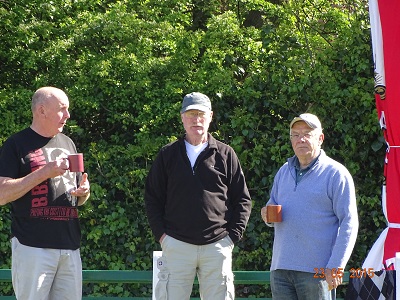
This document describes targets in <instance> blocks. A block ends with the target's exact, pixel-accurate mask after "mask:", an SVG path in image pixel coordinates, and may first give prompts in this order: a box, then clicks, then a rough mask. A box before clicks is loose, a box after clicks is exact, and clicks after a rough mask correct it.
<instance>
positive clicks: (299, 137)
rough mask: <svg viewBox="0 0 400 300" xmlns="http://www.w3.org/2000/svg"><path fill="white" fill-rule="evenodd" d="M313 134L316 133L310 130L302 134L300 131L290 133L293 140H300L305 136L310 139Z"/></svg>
mask: <svg viewBox="0 0 400 300" xmlns="http://www.w3.org/2000/svg"><path fill="white" fill-rule="evenodd" d="M313 136H314V134H312V133H310V132H307V133H303V134H300V133H293V134H291V135H290V139H291V140H299V139H302V138H304V139H306V140H309V139H311V138H312V137H313Z"/></svg>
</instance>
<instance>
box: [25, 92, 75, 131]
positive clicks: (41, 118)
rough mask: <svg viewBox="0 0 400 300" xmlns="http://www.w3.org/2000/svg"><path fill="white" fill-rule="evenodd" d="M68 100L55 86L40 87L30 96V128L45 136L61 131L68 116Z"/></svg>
mask: <svg viewBox="0 0 400 300" xmlns="http://www.w3.org/2000/svg"><path fill="white" fill-rule="evenodd" d="M68 109H69V100H68V96H67V95H66V94H65V93H64V91H62V90H60V89H58V88H55V87H42V88H40V89H38V90H37V91H36V92H35V93H34V94H33V96H32V115H33V119H32V125H31V128H32V129H33V130H34V131H36V132H37V133H39V134H40V135H42V136H45V137H52V136H55V135H56V134H57V133H60V132H62V130H63V128H64V125H65V124H66V122H67V120H68V119H69V117H70V114H69V111H68Z"/></svg>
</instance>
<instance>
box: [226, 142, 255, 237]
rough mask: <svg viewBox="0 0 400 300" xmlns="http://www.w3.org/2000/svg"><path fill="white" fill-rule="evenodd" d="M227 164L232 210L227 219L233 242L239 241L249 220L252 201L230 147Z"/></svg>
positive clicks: (237, 160) (235, 156)
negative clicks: (229, 175)
mask: <svg viewBox="0 0 400 300" xmlns="http://www.w3.org/2000/svg"><path fill="white" fill-rule="evenodd" d="M227 163H228V166H230V171H231V180H230V186H229V188H228V197H229V198H230V202H231V207H230V209H231V210H232V212H231V213H230V215H231V218H230V221H229V227H228V231H229V237H230V238H231V239H232V241H233V242H234V243H236V242H237V241H239V240H240V239H241V238H242V236H243V233H244V231H245V229H246V226H247V223H248V221H249V217H250V213H251V207H252V202H251V198H250V193H249V191H248V189H247V185H246V180H245V177H244V174H243V170H242V168H241V166H240V162H239V159H238V157H237V155H236V153H235V152H234V151H233V149H232V153H231V155H230V156H229V158H228V161H227Z"/></svg>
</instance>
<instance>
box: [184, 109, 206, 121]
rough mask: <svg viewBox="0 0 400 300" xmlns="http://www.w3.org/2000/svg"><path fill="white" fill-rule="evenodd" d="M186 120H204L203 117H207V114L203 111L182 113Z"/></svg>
mask: <svg viewBox="0 0 400 300" xmlns="http://www.w3.org/2000/svg"><path fill="white" fill-rule="evenodd" d="M184 115H185V117H186V118H190V119H194V118H200V119H204V118H205V117H207V116H208V113H206V112H204V111H191V110H190V111H187V112H185V113H184Z"/></svg>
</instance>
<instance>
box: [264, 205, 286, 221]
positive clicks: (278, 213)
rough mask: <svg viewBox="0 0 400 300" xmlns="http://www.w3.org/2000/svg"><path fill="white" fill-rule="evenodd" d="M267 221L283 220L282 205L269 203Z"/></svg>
mask: <svg viewBox="0 0 400 300" xmlns="http://www.w3.org/2000/svg"><path fill="white" fill-rule="evenodd" d="M266 214H267V218H266V219H267V223H278V222H282V205H274V204H269V205H267V213H266Z"/></svg>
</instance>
